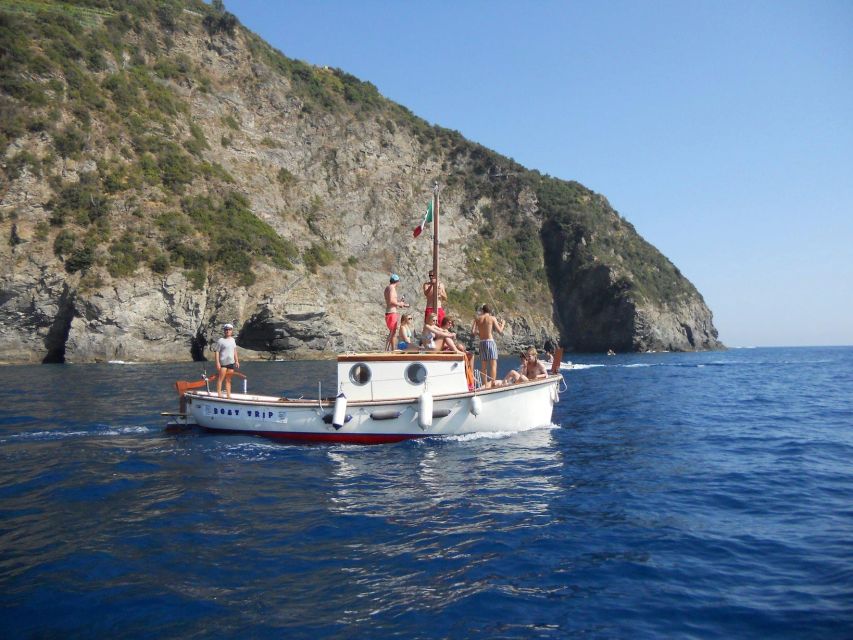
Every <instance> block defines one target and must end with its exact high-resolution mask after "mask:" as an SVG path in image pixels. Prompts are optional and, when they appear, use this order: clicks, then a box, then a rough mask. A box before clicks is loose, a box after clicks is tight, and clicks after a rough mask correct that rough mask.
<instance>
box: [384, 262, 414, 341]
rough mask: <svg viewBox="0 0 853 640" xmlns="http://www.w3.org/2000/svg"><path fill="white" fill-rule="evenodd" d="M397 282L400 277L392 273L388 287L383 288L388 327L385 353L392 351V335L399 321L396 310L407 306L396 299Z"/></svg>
mask: <svg viewBox="0 0 853 640" xmlns="http://www.w3.org/2000/svg"><path fill="white" fill-rule="evenodd" d="M399 282H400V276H398V275H397V274H396V273H392V274H391V278H390V279H389V282H388V286H387V287H385V326H386V327H388V339H387V340H385V351H392V350H393V349H394V334H396V333H397V323H398V322H399V320H400V315H399V314H398V313H397V309H398V308H405V307H408V306H409V305H408V304H407V303H406V301H405V300H404V299H402V298H401V299H399V300H398V299H397V284H398V283H399Z"/></svg>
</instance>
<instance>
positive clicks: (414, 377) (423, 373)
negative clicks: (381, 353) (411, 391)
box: [406, 362, 427, 384]
mask: <svg viewBox="0 0 853 640" xmlns="http://www.w3.org/2000/svg"><path fill="white" fill-rule="evenodd" d="M426 377H427V370H426V367H425V366H424V365H422V364H421V363H420V362H413V363H412V364H410V365H409V366H408V367H406V380H408V381H409V382H411V383H412V384H423V383H424V380H426Z"/></svg>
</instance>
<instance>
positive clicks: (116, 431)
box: [0, 425, 160, 443]
mask: <svg viewBox="0 0 853 640" xmlns="http://www.w3.org/2000/svg"><path fill="white" fill-rule="evenodd" d="M159 431H160V430H159V429H152V428H151V427H145V426H141V425H140V426H126V427H109V426H104V427H101V428H99V429H97V430H94V431H76V430H75V431H27V432H24V433H10V434H9V435H7V436H6V437H4V438H3V439H2V440H0V443H4V442H27V441H34V442H38V441H50V440H64V439H66V438H92V437H94V438H100V437H104V436H107V437H112V436H126V435H139V434H144V433H154V432H159Z"/></svg>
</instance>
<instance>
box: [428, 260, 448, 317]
mask: <svg viewBox="0 0 853 640" xmlns="http://www.w3.org/2000/svg"><path fill="white" fill-rule="evenodd" d="M436 285H438V309H433V308H432V303H433V299H432V298H433V295H434V294H435V287H436ZM423 289H424V296H426V309H425V310H424V324H426V323H427V322H428V321H429V316H430V314H432V313H435V314H436V317H438V324H441V321H442V320H444V307H443V306H442V305H443V303H445V302H447V292H446V291H445V290H444V284H442V283H441V282H436V279H435V271H433V270H432V269H430V271H429V282H424V285H423Z"/></svg>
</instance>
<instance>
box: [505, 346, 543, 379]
mask: <svg viewBox="0 0 853 640" xmlns="http://www.w3.org/2000/svg"><path fill="white" fill-rule="evenodd" d="M547 377H548V372H547V371H545V367H544V366H543V364H542V363H541V362H539V354H538V353H537V352H536V347H528V348H527V350H526V351H522V353H521V367H519V370H518V371H516V370H515V369H513V370H512V371H510V372H509V373H508V374H506V376H505V377H504V379H503V383H504V384H515V383H516V382H528V381H529V380H539V379H540V378H547Z"/></svg>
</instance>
